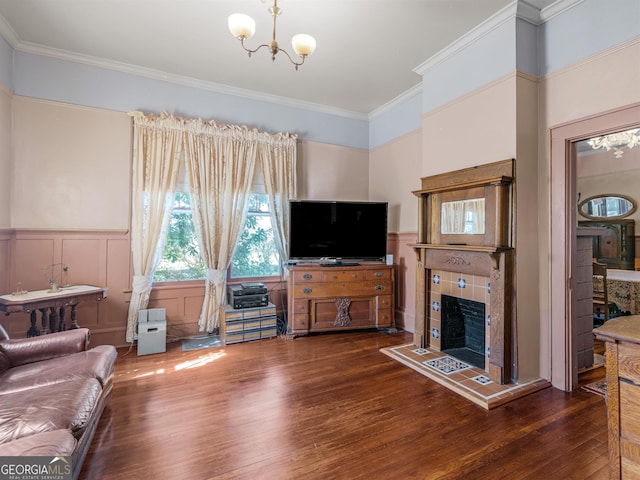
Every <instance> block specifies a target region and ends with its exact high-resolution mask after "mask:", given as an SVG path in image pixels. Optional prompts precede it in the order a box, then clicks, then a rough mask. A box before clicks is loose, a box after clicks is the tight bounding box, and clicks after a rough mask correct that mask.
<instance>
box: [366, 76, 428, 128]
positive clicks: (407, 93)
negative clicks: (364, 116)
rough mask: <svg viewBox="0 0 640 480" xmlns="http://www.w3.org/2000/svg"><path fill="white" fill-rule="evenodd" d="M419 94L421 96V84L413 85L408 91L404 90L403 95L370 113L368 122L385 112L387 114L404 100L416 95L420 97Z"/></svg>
mask: <svg viewBox="0 0 640 480" xmlns="http://www.w3.org/2000/svg"><path fill="white" fill-rule="evenodd" d="M421 94H422V82H420V83H418V84H417V85H414V86H413V87H411V88H410V89H408V90H405V91H404V92H403V93H401V94H400V95H398V96H397V97H395V98H394V99H393V100H390V101H389V102H387V103H385V104H384V105H381V106H379V107H378V108H376V109H375V110H372V111H371V113H370V114H369V120H373V119H374V118H376V117H379V116H380V115H382V114H384V113H385V112H388V111H389V110H391V109H392V108H394V107H396V106H397V105H399V104H400V103H402V102H404V101H405V100H408V99H409V98H412V97H415V96H416V95H421Z"/></svg>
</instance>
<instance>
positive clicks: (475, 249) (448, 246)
mask: <svg viewBox="0 0 640 480" xmlns="http://www.w3.org/2000/svg"><path fill="white" fill-rule="evenodd" d="M409 246H410V247H411V248H413V249H422V248H432V249H434V250H461V251H465V252H481V253H501V252H504V251H506V250H511V247H494V246H491V247H487V246H483V245H455V244H440V243H412V244H410V245H409Z"/></svg>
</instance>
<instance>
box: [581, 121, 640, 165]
mask: <svg viewBox="0 0 640 480" xmlns="http://www.w3.org/2000/svg"><path fill="white" fill-rule="evenodd" d="M639 133H640V128H635V129H633V130H627V131H626V132H618V133H612V134H610V135H604V136H602V137H595V138H592V139H590V140H587V144H588V145H589V146H590V147H591V148H593V149H594V150H598V149H599V148H605V149H606V150H607V151H609V150H611V149H613V155H614V156H615V157H616V158H622V155H624V151H623V150H622V147H624V146H625V145H626V146H627V148H633V147H635V146H640V135H639Z"/></svg>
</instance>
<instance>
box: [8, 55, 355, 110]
mask: <svg viewBox="0 0 640 480" xmlns="http://www.w3.org/2000/svg"><path fill="white" fill-rule="evenodd" d="M14 49H15V50H16V51H20V52H23V53H29V54H33V55H39V56H44V57H49V58H55V59H58V60H64V61H69V62H75V63H80V64H83V65H89V66H93V67H98V68H104V69H106V70H112V71H116V72H122V73H127V74H131V75H137V76H141V77H146V78H151V79H154V80H160V81H164V82H169V83H173V84H176V85H182V86H185V87H191V88H197V89H200V90H208V91H211V92H215V93H220V94H224V95H233V96H236V97H241V98H248V99H252V100H257V101H261V102H269V103H273V104H277V105H282V106H286V107H292V108H301V109H304V110H311V111H315V112H318V113H325V114H329V115H336V116H339V117H345V118H352V119H355V120H367V118H368V117H367V114H364V113H359V112H353V111H350V110H344V109H341V108H337V107H330V106H327V105H320V104H317V103H312V102H305V101H303V100H294V99H291V98H287V97H281V96H278V95H270V94H266V93H261V92H256V91H253V90H246V89H243V88H237V87H232V86H229V85H223V84H221V83H215V82H209V81H206V80H199V79H196V78H192V77H186V76H183V75H176V74H172V73H167V72H162V71H160V70H154V69H151V68H146V67H140V66H137V65H131V64H128V63H122V62H116V61H113V60H107V59H104V58H99V57H93V56H91V55H82V54H78V53H74V52H69V51H67V50H61V49H56V48H51V47H45V46H43V45H38V44H35V43H30V42H18V43H17V45H16V46H15V47H14Z"/></svg>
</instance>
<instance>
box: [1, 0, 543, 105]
mask: <svg viewBox="0 0 640 480" xmlns="http://www.w3.org/2000/svg"><path fill="white" fill-rule="evenodd" d="M554 1H555V0H527V3H528V4H530V5H531V6H534V7H536V8H537V9H539V10H542V9H543V8H544V7H547V6H549V5H550V4H552V3H554ZM512 3H513V0H393V1H391V0H385V1H383V0H280V1H279V2H278V6H279V7H280V8H281V9H282V14H281V15H280V17H278V21H277V40H278V42H279V44H280V47H281V48H284V49H285V50H287V51H289V53H290V54H292V55H293V54H294V53H293V51H292V49H291V45H290V39H291V37H292V35H294V34H296V33H308V34H310V35H312V36H314V37H315V38H316V40H317V49H316V51H315V53H314V54H313V55H312V56H310V57H309V58H308V59H307V61H306V63H305V64H304V65H303V66H302V67H300V68H299V70H298V71H296V70H295V68H294V67H293V65H291V64H290V63H289V61H288V60H287V58H286V56H285V55H283V54H282V53H280V54H279V55H278V56H277V58H276V60H275V62H272V61H271V56H270V55H269V54H268V52H267V51H266V49H262V50H260V51H259V52H257V53H255V54H254V55H253V56H252V57H251V58H248V56H247V54H246V53H245V52H244V50H242V48H241V46H240V45H239V42H238V40H236V39H235V38H233V36H232V35H231V34H230V33H229V30H228V28H227V17H228V16H229V15H230V14H232V13H236V12H240V13H245V14H247V15H249V16H251V17H253V19H254V20H255V21H256V34H255V35H254V37H253V38H251V39H250V40H248V41H247V45H248V46H249V47H251V48H255V47H257V46H258V45H259V44H261V43H267V42H268V41H270V39H271V29H272V25H271V22H272V20H271V15H270V14H269V12H268V8H269V6H270V5H271V1H268V0H19V1H17V0H0V34H2V36H4V37H5V38H6V39H7V40H8V41H9V43H10V44H11V45H12V47H13V48H14V49H16V50H20V51H26V52H32V53H40V54H45V55H54V56H57V57H60V58H68V59H72V60H79V61H83V62H87V63H91V64H97V65H106V66H108V67H111V68H117V69H120V70H125V71H133V72H139V73H142V74H144V75H149V76H152V77H157V78H167V79H175V78H176V76H178V77H184V78H185V79H188V80H189V81H190V82H193V81H194V80H195V81H197V82H203V83H199V84H202V85H204V86H206V88H211V89H214V90H215V89H217V88H220V90H221V91H226V92H230V93H238V94H240V95H242V94H245V93H250V94H251V95H255V94H256V93H258V94H263V95H265V98H273V97H284V98H287V99H293V100H294V101H296V102H303V103H305V104H316V105H320V106H322V107H328V108H333V109H338V110H341V111H346V112H349V113H353V114H357V115H360V114H361V115H368V114H370V113H371V112H373V111H375V110H376V109H377V108H380V107H381V106H383V105H385V104H387V103H389V102H391V101H392V100H394V99H395V98H396V97H398V96H399V95H401V94H403V93H404V92H406V91H408V90H410V89H411V88H413V87H415V86H417V85H419V83H420V80H421V77H420V76H419V75H418V74H417V73H414V72H413V69H414V68H416V67H417V66H418V65H420V64H422V63H423V62H424V61H426V60H428V59H429V58H431V57H432V56H433V55H434V54H436V53H438V52H439V51H440V50H442V49H443V48H445V47H446V46H448V45H449V44H451V43H452V42H453V41H455V40H456V39H458V38H459V37H461V36H462V35H464V34H465V33H467V32H468V31H469V30H471V29H473V28H474V27H475V26H477V25H478V24H480V23H482V22H483V21H485V20H486V19H488V18H489V17H491V16H492V15H494V14H495V13H496V12H498V11H499V10H501V9H502V8H504V7H506V6H507V5H510V4H512ZM180 80H182V79H181V78H180ZM247 91H249V92H247Z"/></svg>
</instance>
